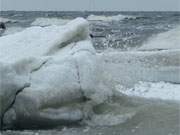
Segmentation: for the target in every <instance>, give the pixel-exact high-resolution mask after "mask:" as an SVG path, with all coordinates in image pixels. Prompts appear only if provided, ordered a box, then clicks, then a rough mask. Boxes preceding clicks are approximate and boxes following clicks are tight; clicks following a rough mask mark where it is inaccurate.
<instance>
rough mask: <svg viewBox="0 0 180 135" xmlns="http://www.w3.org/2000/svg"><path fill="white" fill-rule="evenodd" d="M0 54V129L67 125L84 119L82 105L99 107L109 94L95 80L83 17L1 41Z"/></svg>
mask: <svg viewBox="0 0 180 135" xmlns="http://www.w3.org/2000/svg"><path fill="white" fill-rule="evenodd" d="M9 41H11V42H9ZM0 50H1V53H0V57H1V65H2V66H1V67H0V74H1V76H0V77H1V83H0V84H1V87H0V88H1V89H0V96H1V104H0V110H1V120H2V122H1V124H3V127H20V128H23V127H29V128H35V127H37V126H42V127H46V126H48V125H49V126H56V125H60V124H72V123H73V122H78V121H81V120H82V119H83V118H84V117H85V116H86V114H85V113H84V111H83V110H84V108H86V102H89V101H93V102H95V103H100V102H103V100H106V98H108V96H111V94H112V93H111V92H110V91H107V92H105V90H107V89H106V88H105V87H104V86H103V84H101V82H100V80H101V79H99V77H100V75H101V73H100V70H99V68H98V63H99V62H97V61H98V59H97V57H96V51H95V49H94V48H93V46H92V43H91V41H90V38H89V30H88V23H87V21H86V20H84V19H82V18H78V19H75V20H73V21H71V22H69V23H68V24H67V25H65V26H50V27H45V28H41V27H31V28H28V29H26V30H24V31H22V32H19V33H16V34H12V35H8V36H4V37H1V38H0ZM7 54H8V55H7ZM1 126H2V125H1Z"/></svg>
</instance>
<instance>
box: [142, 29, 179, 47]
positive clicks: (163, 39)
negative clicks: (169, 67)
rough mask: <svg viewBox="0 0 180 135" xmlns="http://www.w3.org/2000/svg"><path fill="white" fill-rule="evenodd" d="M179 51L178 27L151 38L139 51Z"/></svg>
mask: <svg viewBox="0 0 180 135" xmlns="http://www.w3.org/2000/svg"><path fill="white" fill-rule="evenodd" d="M163 49H165V50H167V49H180V26H178V27H176V28H174V29H172V30H170V31H167V32H164V33H160V34H158V35H154V36H153V37H151V38H150V39H149V40H148V41H147V42H146V43H144V45H143V46H142V47H140V48H139V50H163Z"/></svg>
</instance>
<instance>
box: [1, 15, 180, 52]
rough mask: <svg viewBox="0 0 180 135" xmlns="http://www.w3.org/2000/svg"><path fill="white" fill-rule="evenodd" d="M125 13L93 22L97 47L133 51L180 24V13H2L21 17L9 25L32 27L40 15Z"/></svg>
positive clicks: (14, 17) (68, 16) (63, 16)
mask: <svg viewBox="0 0 180 135" xmlns="http://www.w3.org/2000/svg"><path fill="white" fill-rule="evenodd" d="M92 14H93V15H99V16H102V15H105V16H114V15H118V14H121V15H125V16H132V17H133V18H125V19H123V20H119V21H110V22H105V21H95V22H94V21H92V22H90V25H91V27H90V29H91V33H92V34H93V35H94V38H93V42H94V46H95V48H96V49H97V50H104V49H107V48H114V49H119V50H123V51H124V50H129V49H132V48H134V47H138V46H140V45H142V43H143V42H145V41H146V40H147V39H148V38H149V37H151V36H152V35H154V34H158V33H161V32H165V31H168V30H170V29H172V28H174V27H176V26H177V25H178V24H180V12H14V11H9V12H2V13H1V17H5V18H10V19H14V20H18V22H16V23H7V24H6V25H7V27H8V28H11V27H23V28H26V27H29V26H30V24H31V23H32V22H33V21H34V20H35V19H36V18H40V17H45V18H63V19H73V18H76V17H84V18H87V17H88V16H89V15H92Z"/></svg>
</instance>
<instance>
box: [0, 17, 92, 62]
mask: <svg viewBox="0 0 180 135" xmlns="http://www.w3.org/2000/svg"><path fill="white" fill-rule="evenodd" d="M87 28H88V23H87V22H86V21H85V20H83V19H76V20H74V21H72V22H69V23H68V24H67V25H65V26H62V27H60V26H50V27H46V28H41V27H31V28H27V29H26V30H24V31H22V32H19V33H16V34H12V35H8V36H4V37H1V38H0V50H1V53H0V57H1V59H2V60H4V61H8V62H13V61H16V60H20V59H24V58H29V57H38V56H42V55H47V54H50V53H52V52H55V51H57V50H59V48H62V47H64V46H66V45H68V44H69V43H71V42H76V41H79V40H85V39H87V37H88V36H89V35H88V33H89V32H88V29H87ZM7 54H8V55H7Z"/></svg>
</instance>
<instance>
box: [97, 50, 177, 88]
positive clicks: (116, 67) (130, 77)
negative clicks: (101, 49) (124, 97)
mask: <svg viewBox="0 0 180 135" xmlns="http://www.w3.org/2000/svg"><path fill="white" fill-rule="evenodd" d="M99 57H100V58H101V59H102V61H104V64H103V70H104V71H106V76H108V78H111V82H113V83H114V85H116V84H121V85H124V86H125V87H133V86H134V85H135V84H136V83H138V82H139V81H146V82H160V81H165V82H171V83H180V50H164V51H145V52H143V51H142V52H141V51H132V52H109V53H103V54H100V55H99Z"/></svg>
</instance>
